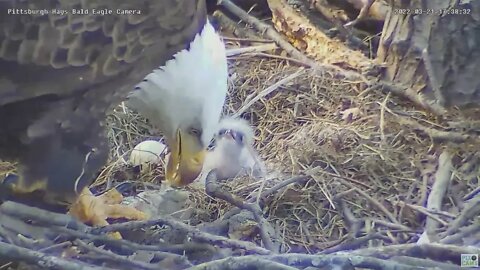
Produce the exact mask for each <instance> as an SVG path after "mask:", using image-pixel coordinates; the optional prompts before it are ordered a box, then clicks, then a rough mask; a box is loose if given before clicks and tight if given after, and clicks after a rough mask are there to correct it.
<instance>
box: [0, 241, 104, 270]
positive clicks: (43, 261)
mask: <svg viewBox="0 0 480 270" xmlns="http://www.w3.org/2000/svg"><path fill="white" fill-rule="evenodd" d="M0 258H2V259H6V260H11V261H14V262H25V263H28V264H32V265H37V266H39V267H41V268H45V269H65V270H101V269H107V270H108V269H112V268H106V267H97V266H93V265H88V264H85V263H79V262H74V261H70V260H66V259H62V258H60V257H56V256H49V255H45V254H44V253H42V252H38V251H34V250H30V249H27V248H22V247H18V246H14V245H11V244H7V243H4V242H1V241H0ZM112 270H113V269H112Z"/></svg>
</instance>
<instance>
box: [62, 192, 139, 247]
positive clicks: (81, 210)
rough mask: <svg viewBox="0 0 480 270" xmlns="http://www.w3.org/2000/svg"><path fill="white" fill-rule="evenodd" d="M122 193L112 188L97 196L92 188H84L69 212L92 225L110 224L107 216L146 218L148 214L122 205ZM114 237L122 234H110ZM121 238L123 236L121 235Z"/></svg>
mask: <svg viewBox="0 0 480 270" xmlns="http://www.w3.org/2000/svg"><path fill="white" fill-rule="evenodd" d="M122 200H123V196H122V194H120V193H119V192H118V191H117V190H116V189H111V190H109V191H107V192H105V193H104V194H102V195H100V196H98V197H95V196H94V195H93V194H92V192H91V191H90V189H88V188H85V189H83V191H82V193H81V194H80V196H79V197H78V200H77V201H76V202H75V203H74V204H73V205H72V206H71V208H70V211H69V213H70V214H71V215H72V216H75V217H76V218H78V219H79V220H80V221H82V222H84V223H90V224H91V225H92V226H106V225H109V223H108V222H107V218H115V219H117V218H126V219H133V220H145V219H147V218H148V216H147V215H146V214H145V213H143V212H141V211H139V210H137V209H135V208H133V207H131V206H126V205H121V204H119V203H121V202H122ZM110 235H111V236H112V237H113V238H117V239H118V238H119V237H120V234H118V233H112V234H110ZM120 238H121V237H120Z"/></svg>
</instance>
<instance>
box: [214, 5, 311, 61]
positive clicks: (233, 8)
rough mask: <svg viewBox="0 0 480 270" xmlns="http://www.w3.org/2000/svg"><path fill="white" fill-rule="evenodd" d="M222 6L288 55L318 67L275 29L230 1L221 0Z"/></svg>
mask: <svg viewBox="0 0 480 270" xmlns="http://www.w3.org/2000/svg"><path fill="white" fill-rule="evenodd" d="M220 5H222V6H223V7H225V8H226V9H227V10H228V11H230V12H232V13H233V14H234V15H235V16H237V17H238V18H240V19H241V20H243V21H244V22H246V23H248V24H250V25H252V26H254V27H255V28H256V29H257V30H258V31H259V32H260V33H262V34H265V35H266V36H267V37H268V38H269V39H271V40H273V41H275V42H276V43H277V44H278V46H279V47H280V48H282V49H284V50H285V51H286V52H287V53H288V54H290V55H291V56H292V57H293V58H295V59H297V60H300V61H302V62H305V63H308V65H309V66H311V67H314V66H316V65H317V63H315V62H314V61H313V60H311V59H309V58H308V57H306V56H305V55H304V54H302V53H301V52H300V51H298V50H297V49H296V48H295V47H293V46H292V45H290V43H288V42H287V41H285V40H284V39H283V38H282V37H281V36H280V34H278V32H277V31H275V29H273V27H271V26H269V25H267V24H265V23H263V22H262V21H260V20H259V19H257V18H255V17H253V16H251V15H249V14H248V13H247V12H245V11H244V10H243V9H241V8H240V7H238V6H237V5H235V4H234V3H232V2H231V1H229V0H221V1H220Z"/></svg>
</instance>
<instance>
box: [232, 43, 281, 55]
mask: <svg viewBox="0 0 480 270" xmlns="http://www.w3.org/2000/svg"><path fill="white" fill-rule="evenodd" d="M276 48H277V45H276V44H275V43H267V44H263V45H257V46H250V47H242V48H234V49H227V56H234V55H239V54H244V53H258V52H265V51H271V50H275V49H276Z"/></svg>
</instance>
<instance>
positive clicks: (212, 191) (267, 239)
mask: <svg viewBox="0 0 480 270" xmlns="http://www.w3.org/2000/svg"><path fill="white" fill-rule="evenodd" d="M205 189H206V192H207V194H208V195H210V196H212V197H214V198H219V199H222V200H224V201H226V202H229V203H231V204H232V205H235V206H236V207H238V208H240V209H243V210H247V211H250V212H251V213H252V214H253V216H254V218H255V220H256V221H257V223H258V227H259V229H260V236H261V237H262V241H263V243H264V245H265V247H266V248H267V249H268V250H270V251H272V252H274V253H277V252H279V251H280V241H279V240H278V239H277V236H276V235H275V229H274V228H273V227H272V225H270V223H268V221H267V220H266V219H265V218H264V217H263V211H262V209H261V208H260V206H259V205H258V204H257V203H248V202H245V201H244V200H241V199H240V198H236V197H234V196H233V195H231V194H230V193H227V192H225V191H223V190H222V189H221V188H220V187H219V186H218V184H217V183H216V174H215V170H212V171H210V172H209V173H208V175H207V178H206V185H205Z"/></svg>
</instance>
